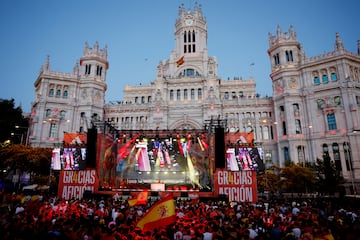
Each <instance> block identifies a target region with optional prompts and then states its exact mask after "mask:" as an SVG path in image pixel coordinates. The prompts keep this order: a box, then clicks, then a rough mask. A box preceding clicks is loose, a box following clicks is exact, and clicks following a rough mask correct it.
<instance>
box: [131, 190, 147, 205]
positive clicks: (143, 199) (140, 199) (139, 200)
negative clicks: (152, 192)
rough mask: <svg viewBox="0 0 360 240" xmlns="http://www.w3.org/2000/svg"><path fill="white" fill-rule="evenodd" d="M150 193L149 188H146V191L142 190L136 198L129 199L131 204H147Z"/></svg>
mask: <svg viewBox="0 0 360 240" xmlns="http://www.w3.org/2000/svg"><path fill="white" fill-rule="evenodd" d="M148 195H149V192H148V190H147V189H145V190H144V191H142V192H140V193H139V194H138V195H137V196H136V198H132V199H128V203H129V206H130V207H133V206H135V205H141V204H146V203H147V198H148Z"/></svg>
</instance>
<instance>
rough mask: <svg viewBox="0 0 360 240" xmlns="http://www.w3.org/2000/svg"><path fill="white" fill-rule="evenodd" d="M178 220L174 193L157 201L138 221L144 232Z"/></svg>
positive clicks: (138, 225)
mask: <svg viewBox="0 0 360 240" xmlns="http://www.w3.org/2000/svg"><path fill="white" fill-rule="evenodd" d="M175 222H176V212H175V201H174V199H173V196H172V194H169V195H167V196H166V197H164V198H163V199H161V200H160V201H158V202H157V203H155V204H154V205H153V206H152V207H151V208H150V209H149V210H148V211H147V212H146V213H145V215H144V216H143V217H142V218H141V219H140V220H139V221H138V222H137V224H136V227H138V228H140V229H141V230H142V232H146V231H152V230H153V229H155V228H159V227H164V226H167V225H169V224H172V223H175Z"/></svg>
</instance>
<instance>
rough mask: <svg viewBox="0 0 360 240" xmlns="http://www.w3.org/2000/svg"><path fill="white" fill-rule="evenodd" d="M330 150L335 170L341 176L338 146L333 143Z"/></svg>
mask: <svg viewBox="0 0 360 240" xmlns="http://www.w3.org/2000/svg"><path fill="white" fill-rule="evenodd" d="M332 150H333V154H334V162H335V167H336V170H337V171H338V172H339V173H340V174H341V173H342V167H341V158H340V150H339V144H337V143H333V144H332Z"/></svg>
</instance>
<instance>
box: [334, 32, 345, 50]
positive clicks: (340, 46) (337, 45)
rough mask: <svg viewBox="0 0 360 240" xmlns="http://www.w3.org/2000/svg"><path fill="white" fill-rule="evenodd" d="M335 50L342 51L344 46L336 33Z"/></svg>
mask: <svg viewBox="0 0 360 240" xmlns="http://www.w3.org/2000/svg"><path fill="white" fill-rule="evenodd" d="M335 50H344V45H343V43H342V40H341V38H340V34H339V33H338V32H337V33H336V41H335Z"/></svg>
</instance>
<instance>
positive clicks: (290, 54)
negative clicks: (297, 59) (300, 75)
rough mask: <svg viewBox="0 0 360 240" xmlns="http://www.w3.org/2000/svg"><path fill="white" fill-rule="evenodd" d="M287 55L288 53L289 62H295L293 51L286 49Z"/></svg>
mask: <svg viewBox="0 0 360 240" xmlns="http://www.w3.org/2000/svg"><path fill="white" fill-rule="evenodd" d="M285 55H286V61H287V62H293V61H294V59H293V54H292V51H291V50H290V51H285Z"/></svg>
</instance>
